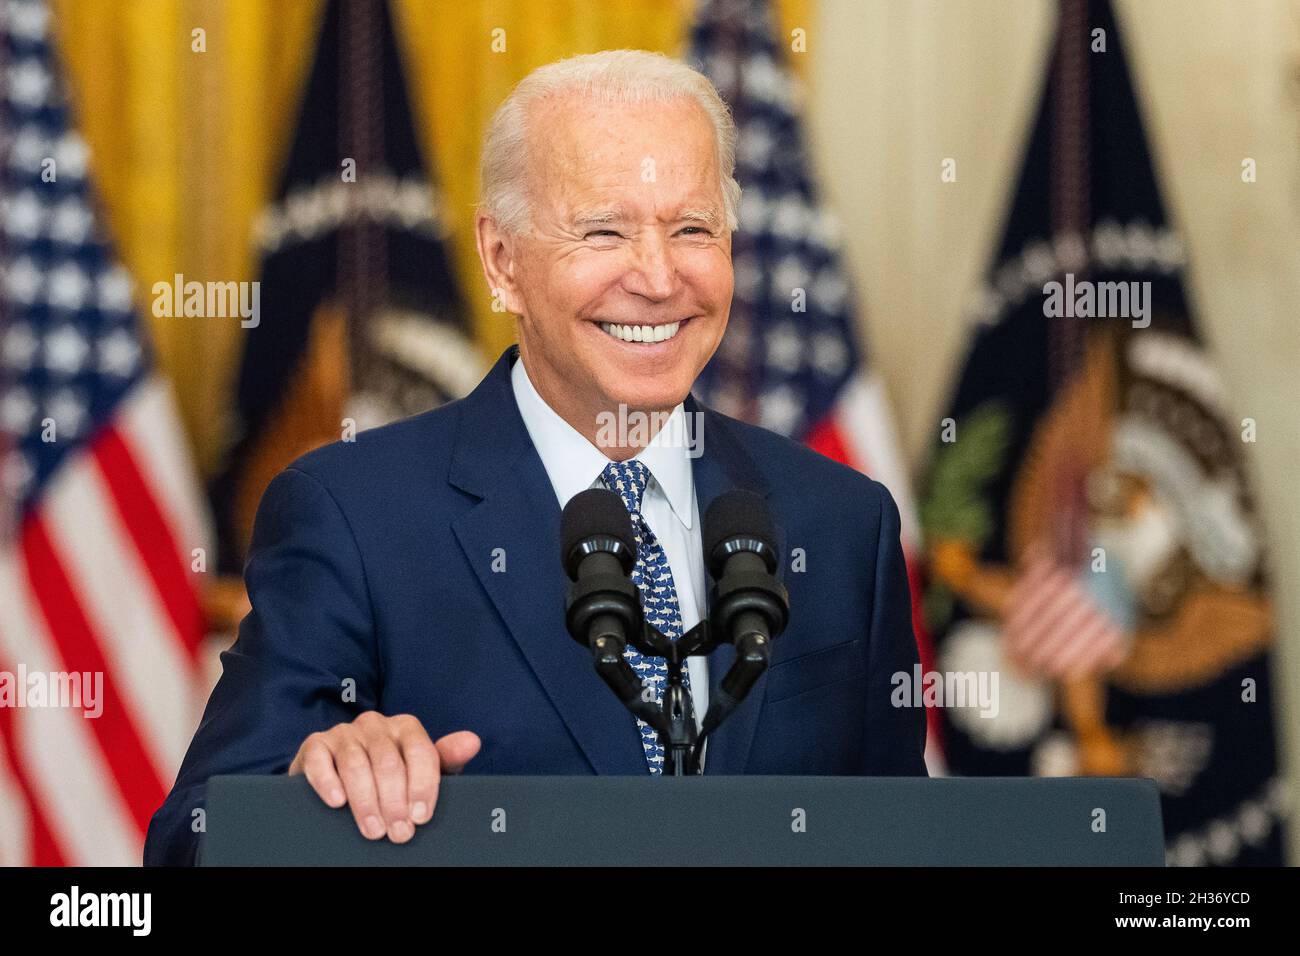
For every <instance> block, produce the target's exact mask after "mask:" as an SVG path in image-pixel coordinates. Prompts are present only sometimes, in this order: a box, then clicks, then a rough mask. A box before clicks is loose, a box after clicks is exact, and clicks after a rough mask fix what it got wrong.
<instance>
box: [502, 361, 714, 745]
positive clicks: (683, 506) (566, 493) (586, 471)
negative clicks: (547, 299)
mask: <svg viewBox="0 0 1300 956" xmlns="http://www.w3.org/2000/svg"><path fill="white" fill-rule="evenodd" d="M510 384H511V387H512V388H513V389H514V393H515V403H516V404H517V405H518V406H519V414H520V415H522V416H523V419H524V427H525V428H527V429H528V435H529V437H530V438H531V439H532V440H533V445H534V446H535V447H536V448H537V454H538V455H540V456H541V459H542V465H543V466H544V467H545V468H546V474H547V476H548V477H549V478H550V479H551V486H552V487H553V488H554V489H555V497H556V498H557V499H558V500H559V502H560V507H561V508H563V507H564V506H565V505H567V504H568V503H569V499H570V498H572V497H573V496H574V495H576V494H577V493H578V492H580V491H586V490H587V489H588V488H600V487H604V485H603V483H602V482H601V480H600V476H601V473H602V472H604V470H605V466H606V465H608V464H609V462H610V459H609V458H607V457H606V456H605V453H604V452H602V451H601V450H600V449H599V448H597V447H596V446H595V445H593V444H592V443H591V442H589V441H588V440H587V439H586V438H584V437H583V436H582V435H581V434H579V433H578V431H577V430H576V429H575V428H574V427H573V426H572V425H570V424H569V423H568V422H566V421H565V420H564V419H563V418H561V417H560V416H559V414H558V413H557V412H556V411H555V410H554V409H553V408H551V406H550V405H547V404H546V401H545V399H543V398H542V396H541V395H539V394H538V393H537V389H536V388H534V387H533V383H532V382H531V381H530V380H529V378H528V373H527V371H525V369H524V363H523V360H522V359H516V360H515V365H514V368H513V369H511V372H510ZM684 424H685V411H684V409H683V408H682V406H681V405H678V406H677V407H676V408H674V409H673V411H672V414H671V415H670V417H669V419H668V422H667V423H666V424H665V425H664V427H663V429H662V433H664V434H672V435H685V434H686V431H685V428H684ZM635 457H636V458H637V459H638V460H639V461H641V462H642V463H644V464H645V466H646V467H647V468H648V469H650V475H651V477H650V480H649V482H648V483H647V484H646V489H645V494H644V495H643V496H642V499H641V516H642V517H643V518H645V521H646V524H648V525H649V526H650V530H651V531H653V532H654V533H655V537H656V538H658V539H659V544H660V545H661V546H662V547H663V549H664V554H665V555H666V556H667V558H668V566H669V568H670V569H671V570H672V573H673V584H674V585H676V587H677V603H678V605H679V606H680V608H681V615H682V633H683V634H685V633H686V632H687V631H689V630H690V629H691V628H693V627H694V626H695V625H696V624H698V623H699V622H700V618H701V616H702V615H703V614H704V553H703V545H702V544H701V543H700V513H699V506H698V504H697V503H696V500H695V474H694V472H693V471H692V470H691V459H690V455H689V454H688V448H687V446H686V444H685V443H684V442H675V443H668V442H665V443H663V444H656V443H654V442H652V443H651V444H649V445H647V446H646V447H645V448H643V449H642V450H641V452H640V453H639V454H637V455H636V456H635ZM686 666H687V668H688V670H689V673H690V680H691V700H692V702H693V703H694V706H695V723H696V726H697V727H698V726H699V725H700V724H701V723H702V722H703V720H704V712H705V711H706V710H707V709H708V707H709V671H708V661H707V660H706V659H705V658H704V657H702V656H697V657H690V658H687V661H686Z"/></svg>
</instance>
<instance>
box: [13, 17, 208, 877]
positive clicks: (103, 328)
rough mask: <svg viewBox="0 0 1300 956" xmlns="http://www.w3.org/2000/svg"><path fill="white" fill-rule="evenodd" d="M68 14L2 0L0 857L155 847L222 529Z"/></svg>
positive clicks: (190, 724)
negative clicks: (63, 64) (61, 22)
mask: <svg viewBox="0 0 1300 956" xmlns="http://www.w3.org/2000/svg"><path fill="white" fill-rule="evenodd" d="M52 26H53V25H52V23H51V16H50V12H49V9H48V7H47V6H46V4H45V3H44V2H43V0H2V2H0V56H3V62H2V63H0V87H2V88H0V108H2V110H3V112H2V113H0V226H2V227H3V229H2V231H0V322H2V323H3V325H2V326H0V376H2V377H0V484H2V487H3V490H4V497H3V503H4V522H3V525H4V527H3V532H2V533H3V538H2V539H0V864H5V865H59V864H83V865H137V864H139V862H140V858H141V850H142V846H143V840H144V834H145V829H146V827H147V826H148V823H149V818H150V816H151V815H152V814H153V812H154V810H155V809H157V807H158V806H159V805H160V804H161V803H162V801H163V798H164V797H165V796H166V792H167V789H168V787H170V785H171V782H172V779H173V777H174V774H175V771H176V769H177V767H179V765H180V760H181V757H182V756H183V755H184V751H185V747H186V745H187V744H188V741H189V738H190V735H191V733H192V732H193V729H194V726H195V723H196V716H197V715H196V712H195V707H196V703H197V701H196V692H197V690H198V681H199V664H198V648H199V642H200V640H201V637H202V618H201V612H200V607H199V602H198V598H197V594H196V583H195V579H194V576H193V571H194V570H195V566H194V564H193V562H192V555H193V553H194V549H196V548H203V547H205V546H206V543H207V540H208V538H207V532H206V519H205V516H204V513H203V511H202V509H201V506H200V504H199V501H200V499H199V497H198V489H197V486H196V484H195V482H194V479H193V477H192V475H191V473H190V471H189V468H188V462H187V459H186V455H185V452H184V449H185V445H184V441H183V439H182V437H181V432H180V429H179V427H178V422H177V420H176V417H175V415H174V410H173V406H172V404H171V400H170V397H169V394H168V392H167V390H166V388H165V387H164V386H163V385H162V383H161V382H160V381H159V379H158V378H157V377H155V375H154V374H153V370H152V368H151V366H150V361H149V354H148V349H147V347H146V342H145V336H144V330H143V329H142V327H141V322H140V319H139V317H138V315H137V314H136V311H135V307H134V304H133V300H132V283H131V280H130V277H129V276H128V274H127V272H126V270H125V269H124V268H123V266H122V265H121V263H120V262H118V261H117V260H116V259H115V257H114V255H113V251H112V249H111V247H110V246H109V244H108V242H107V239H106V231H105V228H104V222H103V219H102V216H101V215H100V212H99V210H98V208H97V206H96V204H95V197H94V192H93V189H92V185H91V182H90V179H89V154H88V150H87V147H86V144H85V142H84V141H83V140H82V139H81V138H80V137H79V136H78V135H77V132H76V130H75V129H74V128H73V124H72V116H71V115H70V111H69V108H68V104H67V99H66V94H65V89H64V83H63V80H62V77H61V73H60V69H59V65H58V61H57V57H56V54H55V47H54V40H53V36H52ZM96 689H98V691H99V693H98V694H96V693H95V691H96ZM92 698H93V699H92ZM70 704H75V705H76V706H69V705H70ZM96 711H99V713H98V715H96V713H95V712H96Z"/></svg>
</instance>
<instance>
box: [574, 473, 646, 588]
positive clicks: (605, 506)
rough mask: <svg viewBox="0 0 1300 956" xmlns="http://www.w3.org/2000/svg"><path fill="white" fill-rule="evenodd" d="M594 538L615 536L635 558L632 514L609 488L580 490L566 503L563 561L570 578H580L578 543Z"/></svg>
mask: <svg viewBox="0 0 1300 956" xmlns="http://www.w3.org/2000/svg"><path fill="white" fill-rule="evenodd" d="M594 537H607V538H614V539H615V540H617V541H619V542H621V543H622V544H623V546H624V547H625V548H626V549H627V551H628V553H630V554H631V555H632V556H633V560H635V559H636V537H635V535H634V534H633V533H632V516H631V515H630V514H629V513H628V510H627V506H626V505H624V504H623V499H622V498H620V497H619V496H618V495H617V494H615V493H614V492H612V491H610V490H609V489H608V488H588V489H587V490H586V491H580V492H578V494H576V495H574V496H573V497H572V498H570V499H569V503H568V504H567V505H565V506H564V514H563V515H561V516H560V560H561V561H563V563H564V570H565V573H567V574H568V575H569V577H570V578H571V579H574V580H576V579H577V574H578V559H579V551H578V546H579V545H581V544H582V542H584V541H586V540H587V539H589V538H594Z"/></svg>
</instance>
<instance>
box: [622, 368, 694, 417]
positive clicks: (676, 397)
mask: <svg viewBox="0 0 1300 956" xmlns="http://www.w3.org/2000/svg"><path fill="white" fill-rule="evenodd" d="M691 384H692V382H690V381H685V382H684V381H683V376H682V375H681V374H680V373H677V374H675V375H672V376H662V377H661V376H655V377H653V378H649V379H645V378H643V379H641V380H636V381H629V380H627V379H624V380H622V381H619V382H611V383H609V386H610V387H609V388H608V389H606V390H605V394H606V395H608V396H609V397H610V403H611V404H612V405H614V406H618V405H626V406H627V407H628V408H630V409H649V408H657V409H668V408H672V407H673V406H675V405H678V404H680V403H681V402H682V401H684V400H685V398H686V396H687V395H688V394H689V393H690V390H691Z"/></svg>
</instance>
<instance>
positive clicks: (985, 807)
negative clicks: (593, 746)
mask: <svg viewBox="0 0 1300 956" xmlns="http://www.w3.org/2000/svg"><path fill="white" fill-rule="evenodd" d="M206 817H207V824H206V825H207V833H206V834H205V836H204V838H203V840H202V843H201V846H200V850H199V863H200V865H203V866H656V865H687V866H690V865H713V866H808V865H822V866H864V865H865V866H1163V865H1164V840H1163V832H1162V827H1161V818H1160V802H1159V797H1158V794H1157V791H1156V787H1155V783H1154V782H1153V781H1151V780H1138V779H1123V778H1106V779H1102V778H1070V779H1066V778H1061V779H1039V780H1032V779H1019V778H1002V777H997V778H961V779H958V778H943V779H934V780H928V779H924V778H919V779H918V778H914V777H709V776H704V777H688V778H680V779H674V778H655V779H652V778H649V777H486V776H484V777H478V776H463V777H453V778H449V779H445V780H444V781H443V783H442V791H441V795H440V796H439V798H438V807H437V812H436V813H435V814H434V818H433V820H432V821H431V822H430V823H428V824H426V825H425V826H423V827H420V828H418V830H417V832H416V836H415V838H414V839H413V840H412V841H411V842H410V843H407V844H405V845H404V846H395V845H393V844H391V843H389V842H388V841H386V840H383V841H379V842H374V843H372V842H370V841H368V840H366V839H365V838H364V837H362V836H361V834H360V833H359V832H358V831H357V828H356V825H355V824H354V823H353V821H352V815H351V813H349V812H348V811H347V810H346V809H343V810H331V809H329V808H328V807H326V806H325V805H324V804H323V803H322V802H321V801H320V799H319V798H317V796H316V795H315V793H313V792H312V791H311V789H310V787H309V786H308V784H307V782H306V780H305V779H304V778H303V777H250V776H227V777H214V778H213V779H212V780H211V782H210V783H209V786H208V802H207V814H206ZM1103 825H1104V829H1103V828H1102V827H1103Z"/></svg>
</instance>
